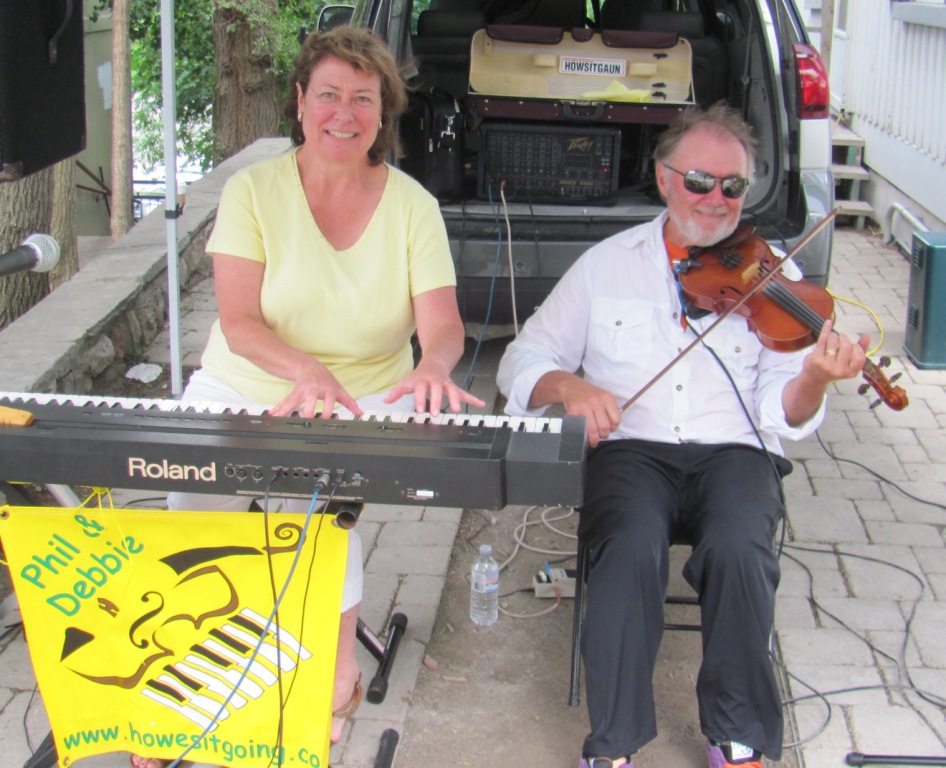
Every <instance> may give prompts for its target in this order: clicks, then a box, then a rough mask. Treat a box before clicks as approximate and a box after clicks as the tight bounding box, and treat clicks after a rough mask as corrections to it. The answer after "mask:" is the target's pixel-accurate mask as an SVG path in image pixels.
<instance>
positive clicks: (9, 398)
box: [0, 392, 586, 509]
mask: <svg viewBox="0 0 946 768" xmlns="http://www.w3.org/2000/svg"><path fill="white" fill-rule="evenodd" d="M0 407H5V408H10V409H14V411H16V412H24V411H25V412H27V413H28V414H29V415H30V417H31V418H32V423H30V424H28V425H17V424H4V425H0V478H2V479H4V480H10V481H22V482H35V483H43V484H62V485H88V486H107V487H111V488H131V489H142V490H155V491H188V492H197V493H217V494H238V495H252V496H254V497H259V496H262V495H264V494H265V493H266V492H268V493H269V494H270V495H271V496H281V497H293V498H309V497H311V496H312V494H313V492H314V491H315V490H316V488H317V483H320V482H321V484H322V485H324V490H323V491H322V495H323V498H324V497H325V496H328V495H331V497H332V498H333V499H334V500H339V501H353V502H375V503H382V504H428V505H433V506H442V507H470V508H480V509H501V508H502V507H504V506H506V505H507V504H525V505H533V504H534V505H543V506H578V505H580V504H581V503H582V492H583V487H584V464H585V445H586V443H585V426H584V419H583V418H581V417H573V416H566V417H565V418H563V419H550V418H515V417H509V416H494V415H486V414H452V413H451V414H443V415H441V416H439V417H432V416H431V415H430V414H416V413H409V412H408V413H398V412H393V413H386V412H371V413H366V414H365V415H364V416H361V417H356V416H352V415H351V414H348V416H347V418H346V417H343V416H339V415H335V416H333V417H332V418H330V419H321V418H313V419H306V418H302V417H274V416H270V415H268V414H267V413H265V411H264V409H262V408H254V407H241V408H239V409H237V408H235V407H227V406H223V405H220V404H216V403H200V402H186V403H185V402H181V401H179V400H142V399H135V398H111V397H95V396H90V395H89V396H87V395H45V394H35V393H5V392H0ZM14 415H15V414H14ZM27 420H29V419H27Z"/></svg>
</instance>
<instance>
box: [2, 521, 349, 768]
mask: <svg viewBox="0 0 946 768" xmlns="http://www.w3.org/2000/svg"><path fill="white" fill-rule="evenodd" d="M305 520H306V517H305V515H298V514H296V515H293V514H270V515H268V516H264V515H263V514H260V513H250V512H246V513H223V512H156V511H141V510H111V509H91V508H81V509H61V508H46V507H44V508H32V507H2V508H0V537H2V540H3V548H4V550H5V552H6V554H7V559H8V561H9V565H10V572H11V575H12V577H13V583H14V587H15V589H16V593H17V597H18V599H19V603H20V610H21V611H22V615H23V622H24V627H25V630H26V636H27V640H28V645H29V650H30V656H31V657H32V660H33V668H34V670H35V672H36V678H37V682H38V683H39V687H40V691H41V692H42V695H43V703H44V704H45V706H46V710H47V712H48V714H49V720H50V723H51V724H52V731H53V736H54V738H55V744H56V751H57V753H58V755H59V764H60V765H62V766H68V765H70V764H71V763H72V762H74V761H76V760H79V759H81V758H83V757H87V756H90V755H97V754H102V753H105V752H115V751H129V752H134V753H136V754H139V755H147V756H152V757H160V758H168V759H175V758H177V757H180V756H182V755H184V754H185V753H186V759H187V760H192V761H195V762H204V763H210V764H212V765H227V766H231V768H257V766H258V767H259V768H263V767H264V766H281V765H287V764H294V765H297V766H303V767H305V766H308V767H309V768H322V766H326V765H327V764H328V747H329V744H328V739H329V726H330V723H331V703H332V701H331V700H332V683H333V678H334V669H335V652H336V644H337V639H338V624H339V611H340V607H341V594H342V582H343V579H344V574H345V557H346V552H347V543H346V538H345V537H346V535H347V534H346V532H345V531H342V530H340V529H339V528H337V527H336V526H334V525H332V524H331V521H332V518H330V517H329V518H323V517H322V516H321V515H313V516H312V518H311V520H310V522H309V525H308V530H307V531H306V533H305V536H304V537H303V527H304V525H305ZM277 600H278V601H279V603H278V608H277V609H276V610H274V605H275V604H276V603H277Z"/></svg>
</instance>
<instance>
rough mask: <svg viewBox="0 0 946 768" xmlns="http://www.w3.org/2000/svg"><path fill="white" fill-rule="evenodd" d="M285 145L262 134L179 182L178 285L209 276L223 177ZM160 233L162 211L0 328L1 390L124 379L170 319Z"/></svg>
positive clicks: (73, 387) (78, 389)
mask: <svg viewBox="0 0 946 768" xmlns="http://www.w3.org/2000/svg"><path fill="white" fill-rule="evenodd" d="M288 147H289V141H288V140H287V139H261V140H260V141H258V142H256V143H255V144H253V145H252V146H251V147H248V148H247V149H245V150H244V151H243V152H241V153H239V154H238V155H235V156H234V157H232V158H230V159H229V160H227V161H226V162H225V163H222V164H221V165H220V166H218V167H217V168H215V169H214V170H213V171H212V172H211V173H209V174H207V175H206V176H204V177H203V178H202V179H201V180H200V181H197V182H195V183H194V184H191V185H190V186H189V187H188V188H187V191H186V192H187V194H186V204H185V206H184V212H183V215H182V216H181V217H179V218H178V219H177V245H178V256H179V258H178V261H179V273H180V274H179V277H180V285H181V286H182V289H181V290H182V291H183V290H186V287H187V286H188V285H189V284H191V282H192V281H194V280H196V279H200V278H203V277H205V276H206V275H207V274H209V272H210V260H209V258H208V257H207V256H206V254H205V252H204V249H205V246H206V242H207V238H208V236H209V235H210V231H211V228H212V226H213V220H214V217H215V215H216V212H217V203H218V201H219V199H220V192H221V191H222V189H223V185H224V183H225V182H226V180H227V179H228V178H230V176H232V175H233V173H234V172H236V171H237V170H239V169H240V168H243V167H244V166H246V165H248V164H250V163H252V162H255V161H257V160H262V159H264V158H267V157H272V156H274V155H276V154H279V153H280V152H283V151H285V150H286V149H287V148H288ZM167 239H168V223H167V220H166V219H165V217H164V209H163V207H162V208H159V209H157V210H155V211H153V212H152V213H151V214H150V215H148V216H147V217H145V218H144V219H142V220H141V221H140V222H138V224H136V225H135V226H134V227H133V228H132V229H131V231H129V232H128V234H126V235H124V236H123V237H121V238H119V239H118V240H116V241H115V242H113V243H112V244H111V245H109V246H108V247H107V248H106V249H105V250H103V251H102V252H101V253H100V254H99V255H98V256H96V257H95V258H94V259H92V260H91V261H90V263H89V264H88V265H86V266H84V267H83V268H82V269H81V270H80V271H79V272H78V273H77V274H76V275H75V276H74V277H73V278H72V279H71V280H70V281H69V282H68V283H65V284H63V285H61V286H59V287H58V288H57V289H56V290H54V291H53V292H52V293H51V294H49V295H48V296H47V297H45V298H44V299H43V300H42V301H41V302H40V303H39V304H37V305H36V306H35V307H33V308H32V309H30V310H29V311H28V312H26V313H25V314H24V315H22V316H21V317H19V318H17V319H16V320H15V321H14V322H13V323H11V324H10V325H9V326H7V327H6V328H4V329H3V331H0V390H2V391H7V392H61V393H76V394H81V393H87V392H91V391H93V389H103V388H105V387H106V386H107V384H108V383H109V382H110V381H113V380H114V379H115V378H117V377H119V376H121V375H123V374H124V371H125V370H126V368H127V367H128V364H129V363H131V362H134V361H135V359H136V357H138V356H139V355H140V354H141V353H142V352H143V351H144V350H145V348H146V347H147V346H148V345H149V344H150V343H151V342H152V341H153V340H154V338H155V337H156V336H157V334H158V333H159V332H160V331H161V330H162V329H163V328H164V326H165V324H166V322H167V320H168V279H167V253H168V248H167Z"/></svg>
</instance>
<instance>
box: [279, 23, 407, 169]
mask: <svg viewBox="0 0 946 768" xmlns="http://www.w3.org/2000/svg"><path fill="white" fill-rule="evenodd" d="M329 56H333V57H335V58H336V59H339V60H341V61H344V62H346V63H347V64H350V65H351V66H352V67H354V68H355V69H358V70H360V71H362V72H367V73H369V74H373V75H378V77H379V78H380V79H381V128H380V129H379V130H378V138H377V139H376V140H375V142H374V144H373V145H372V146H371V149H369V150H368V160H369V162H370V163H371V164H372V165H378V164H379V163H382V162H384V159H385V157H386V156H387V153H388V152H389V151H391V152H393V153H394V155H395V157H400V156H401V155H402V150H401V142H400V139H399V138H398V135H397V131H396V130H395V123H396V122H397V117H398V116H399V115H400V114H401V113H403V112H404V110H405V109H407V87H406V85H405V84H404V79H403V77H402V76H401V72H400V70H399V69H398V66H397V62H396V61H395V60H394V56H393V55H392V53H391V50H390V49H389V48H388V46H387V44H386V43H385V42H384V40H382V39H381V38H380V37H378V36H377V35H375V34H374V33H373V32H371V31H369V30H367V29H363V28H361V27H351V26H339V27H335V28H333V29H331V30H329V31H328V32H326V33H325V34H321V35H319V34H311V35H309V36H308V37H306V39H305V40H304V41H303V43H302V49H301V50H300V51H299V55H298V56H297V57H296V63H295V65H294V67H293V72H292V77H291V78H290V81H289V86H290V93H289V95H288V96H287V97H286V103H285V105H284V107H283V117H284V118H285V120H286V122H287V123H288V125H289V136H290V138H291V139H292V143H293V144H294V145H296V146H300V145H301V144H304V143H305V134H303V132H302V124H301V123H300V122H299V118H298V112H299V102H298V99H297V95H296V94H297V89H296V85H297V84H298V85H299V87H301V89H302V91H303V93H304V92H305V90H306V88H308V86H309V77H310V76H311V74H312V70H313V69H315V68H316V67H317V66H318V65H319V64H321V63H322V61H323V60H324V59H325V58H327V57H329Z"/></svg>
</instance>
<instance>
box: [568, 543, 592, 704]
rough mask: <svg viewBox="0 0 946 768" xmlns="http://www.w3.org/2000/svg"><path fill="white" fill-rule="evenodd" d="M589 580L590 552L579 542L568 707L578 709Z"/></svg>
mask: <svg viewBox="0 0 946 768" xmlns="http://www.w3.org/2000/svg"><path fill="white" fill-rule="evenodd" d="M587 580H588V550H587V548H586V547H585V545H584V544H582V543H581V541H579V542H578V561H577V562H576V564H575V607H574V617H573V618H572V677H571V687H570V689H569V692H568V706H570V707H577V706H578V704H579V701H580V697H579V695H578V691H579V688H580V684H581V624H582V621H584V618H585V616H584V613H585V610H584V609H585V582H586V581H587Z"/></svg>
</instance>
